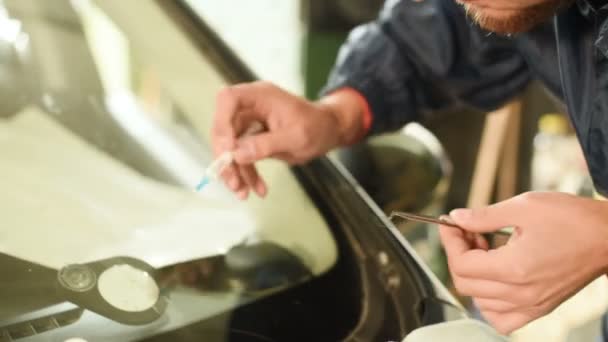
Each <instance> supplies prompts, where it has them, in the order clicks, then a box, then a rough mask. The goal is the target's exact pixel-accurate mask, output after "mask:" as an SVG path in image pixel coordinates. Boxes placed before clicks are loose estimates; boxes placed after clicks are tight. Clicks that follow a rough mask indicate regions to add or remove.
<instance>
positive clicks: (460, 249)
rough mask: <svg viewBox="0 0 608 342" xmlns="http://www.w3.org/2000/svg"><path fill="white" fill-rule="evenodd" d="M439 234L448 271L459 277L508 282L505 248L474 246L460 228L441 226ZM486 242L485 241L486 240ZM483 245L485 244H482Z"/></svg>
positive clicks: (509, 276) (508, 259)
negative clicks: (493, 248)
mask: <svg viewBox="0 0 608 342" xmlns="http://www.w3.org/2000/svg"><path fill="white" fill-rule="evenodd" d="M439 234H440V237H441V241H442V242H443V246H444V248H445V251H446V254H447V257H448V264H449V267H450V271H451V272H453V273H454V274H456V275H457V276H460V277H466V278H478V279H486V280H494V281H505V282H509V281H510V280H511V279H512V277H511V274H509V270H510V269H511V268H510V267H509V264H510V260H511V259H510V258H509V254H508V251H507V250H506V248H501V249H498V250H486V249H479V248H475V246H473V245H472V244H471V242H470V241H469V239H468V238H467V236H466V234H465V232H464V231H462V230H461V229H457V228H453V227H447V226H441V227H440V228H439ZM486 244H487V242H486ZM484 247H485V246H484Z"/></svg>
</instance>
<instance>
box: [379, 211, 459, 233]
mask: <svg viewBox="0 0 608 342" xmlns="http://www.w3.org/2000/svg"><path fill="white" fill-rule="evenodd" d="M395 217H399V218H402V219H404V220H409V221H416V222H425V223H434V224H439V225H444V226H450V227H454V228H460V229H462V227H460V226H459V225H457V224H456V223H454V222H453V221H452V220H451V219H450V218H449V217H448V216H441V217H439V218H437V217H432V216H427V215H420V214H412V213H406V212H403V211H393V212H392V213H391V215H390V216H389V217H388V219H389V220H391V221H392V220H393V219H394V218H395Z"/></svg>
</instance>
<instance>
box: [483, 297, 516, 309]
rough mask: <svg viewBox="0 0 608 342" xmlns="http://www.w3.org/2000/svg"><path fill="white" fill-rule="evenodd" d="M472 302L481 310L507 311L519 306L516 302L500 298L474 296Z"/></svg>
mask: <svg viewBox="0 0 608 342" xmlns="http://www.w3.org/2000/svg"><path fill="white" fill-rule="evenodd" d="M474 302H475V305H476V306H477V308H479V310H480V311H482V312H488V311H490V312H495V313H508V312H511V311H514V310H516V309H518V308H519V307H520V305H518V304H514V303H511V302H507V301H504V300H500V299H488V298H475V299H474Z"/></svg>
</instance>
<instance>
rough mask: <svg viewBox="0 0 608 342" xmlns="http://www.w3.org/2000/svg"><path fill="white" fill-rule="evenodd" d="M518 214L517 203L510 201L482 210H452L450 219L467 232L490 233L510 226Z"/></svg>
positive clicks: (519, 211)
mask: <svg viewBox="0 0 608 342" xmlns="http://www.w3.org/2000/svg"><path fill="white" fill-rule="evenodd" d="M520 213H521V208H520V205H519V202H518V201H517V200H514V199H510V200H507V201H504V202H500V203H497V204H494V205H491V206H487V207H483V208H476V209H456V210H452V212H450V218H451V219H452V220H453V221H454V222H455V223H456V224H458V225H459V226H460V227H462V228H463V229H465V230H467V231H471V232H476V233H490V232H494V231H497V230H498V229H500V228H504V227H507V226H512V225H513V224H512V223H513V219H514V218H515V217H517V216H518V214H520Z"/></svg>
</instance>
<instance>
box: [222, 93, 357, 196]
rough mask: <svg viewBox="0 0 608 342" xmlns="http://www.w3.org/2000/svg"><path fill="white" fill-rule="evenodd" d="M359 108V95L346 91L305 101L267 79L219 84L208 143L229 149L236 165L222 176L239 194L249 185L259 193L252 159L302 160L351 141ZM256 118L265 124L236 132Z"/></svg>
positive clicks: (260, 184)
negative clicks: (251, 130)
mask: <svg viewBox="0 0 608 342" xmlns="http://www.w3.org/2000/svg"><path fill="white" fill-rule="evenodd" d="M363 111H364V108H363V106H362V105H361V101H360V99H359V98H358V97H357V95H355V94H354V93H353V92H349V91H337V92H335V93H333V94H332V95H329V96H327V97H325V98H323V99H322V100H320V101H319V102H310V101H307V100H305V99H302V98H300V97H297V96H295V95H292V94H290V93H288V92H286V91H284V90H282V89H280V88H279V87H277V86H275V85H273V84H270V83H268V82H255V83H247V84H240V85H236V86H231V87H227V88H224V89H223V90H222V91H220V93H219V94H218V97H217V107H216V113H215V117H214V124H213V129H212V132H211V134H212V141H213V149H214V153H215V155H216V156H217V155H219V154H221V153H223V152H225V151H233V152H234V157H235V164H236V165H232V166H231V167H229V168H227V169H226V170H225V171H224V173H223V174H222V178H223V179H224V181H225V182H226V184H227V185H228V187H229V188H230V189H231V190H232V191H234V192H236V193H237V194H238V196H239V198H241V199H245V198H247V196H248V195H249V191H250V190H253V191H255V192H256V193H257V194H258V195H259V196H262V197H263V196H265V195H266V192H267V187H266V184H265V182H264V181H263V180H262V178H260V176H259V174H258V172H257V171H256V169H255V166H254V163H255V162H256V161H259V160H262V159H265V158H276V159H280V160H283V161H286V162H287V163H289V164H302V163H305V162H307V161H309V160H311V159H313V158H315V157H317V156H320V155H323V154H325V153H327V152H328V151H329V150H331V149H333V148H335V147H337V146H340V145H345V144H349V143H352V142H354V141H355V140H356V139H357V138H358V137H360V136H361V135H362V133H363V126H364V124H363V120H362V117H363ZM255 123H258V124H262V125H263V127H264V129H265V130H264V131H263V132H261V133H259V134H256V135H252V136H244V137H241V135H243V134H244V133H245V132H246V131H247V129H248V128H249V127H250V126H251V125H253V124H255Z"/></svg>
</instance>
